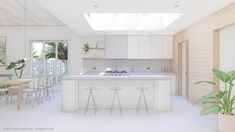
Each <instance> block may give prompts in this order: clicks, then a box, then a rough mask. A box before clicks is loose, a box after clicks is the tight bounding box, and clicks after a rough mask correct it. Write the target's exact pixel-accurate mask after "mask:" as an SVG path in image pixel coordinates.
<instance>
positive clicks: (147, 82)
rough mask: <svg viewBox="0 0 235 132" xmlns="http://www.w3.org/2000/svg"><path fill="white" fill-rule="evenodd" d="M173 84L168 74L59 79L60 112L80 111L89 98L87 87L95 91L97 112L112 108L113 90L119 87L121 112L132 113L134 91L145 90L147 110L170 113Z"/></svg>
mask: <svg viewBox="0 0 235 132" xmlns="http://www.w3.org/2000/svg"><path fill="white" fill-rule="evenodd" d="M172 85H173V84H172V80H171V76H170V75H130V76H101V75H68V76H64V77H63V79H62V111H63V112H77V111H83V110H84V108H85V104H86V102H87V99H88V90H86V89H87V88H89V87H93V88H96V90H94V97H95V101H96V105H97V108H98V111H99V110H102V109H110V108H111V105H112V99H113V92H114V91H113V90H111V88H113V87H118V88H121V90H119V97H120V102H121V106H122V109H123V110H124V111H125V109H133V110H134V109H136V107H137V103H138V99H139V95H140V90H137V88H140V87H144V88H147V89H148V90H146V91H145V96H146V101H147V105H148V108H149V110H150V111H155V112H168V111H170V110H171V87H172ZM142 103H143V102H142ZM116 104H117V102H116ZM142 105H143V106H144V104H142ZM143 108H144V107H143Z"/></svg>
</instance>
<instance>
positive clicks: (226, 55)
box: [220, 26, 235, 94]
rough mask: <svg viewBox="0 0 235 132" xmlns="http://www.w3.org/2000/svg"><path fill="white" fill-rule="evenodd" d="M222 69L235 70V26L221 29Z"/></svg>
mask: <svg viewBox="0 0 235 132" xmlns="http://www.w3.org/2000/svg"><path fill="white" fill-rule="evenodd" d="M220 69H221V70H224V71H231V70H235V26H230V27H227V28H225V29H223V30H221V31H220ZM233 93H234V94H235V90H233Z"/></svg>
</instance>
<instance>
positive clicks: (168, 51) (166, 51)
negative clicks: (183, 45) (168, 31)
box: [162, 36, 173, 59]
mask: <svg viewBox="0 0 235 132" xmlns="http://www.w3.org/2000/svg"><path fill="white" fill-rule="evenodd" d="M162 59H173V36H163V44H162Z"/></svg>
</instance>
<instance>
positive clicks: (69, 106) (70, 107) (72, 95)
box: [61, 80, 77, 112]
mask: <svg viewBox="0 0 235 132" xmlns="http://www.w3.org/2000/svg"><path fill="white" fill-rule="evenodd" d="M76 83H77V81H76V80H62V92H61V93H62V95H61V96H62V102H61V103H62V111H63V112H75V111H76V100H77V99H76V86H77V84H76Z"/></svg>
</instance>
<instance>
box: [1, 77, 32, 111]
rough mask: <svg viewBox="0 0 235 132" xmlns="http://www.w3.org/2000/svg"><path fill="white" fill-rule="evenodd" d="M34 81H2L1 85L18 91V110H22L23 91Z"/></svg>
mask: <svg viewBox="0 0 235 132" xmlns="http://www.w3.org/2000/svg"><path fill="white" fill-rule="evenodd" d="M31 81H32V80H31V79H15V80H2V81H0V85H3V86H5V87H8V88H11V89H14V90H16V91H17V109H18V110H19V109H20V105H21V99H22V94H21V91H22V89H23V88H25V87H24V86H25V85H28V84H29V83H30V82H31Z"/></svg>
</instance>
